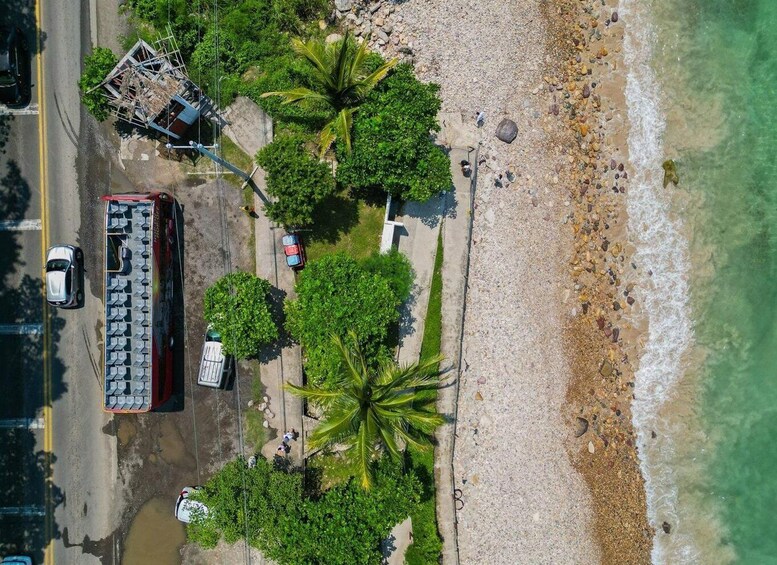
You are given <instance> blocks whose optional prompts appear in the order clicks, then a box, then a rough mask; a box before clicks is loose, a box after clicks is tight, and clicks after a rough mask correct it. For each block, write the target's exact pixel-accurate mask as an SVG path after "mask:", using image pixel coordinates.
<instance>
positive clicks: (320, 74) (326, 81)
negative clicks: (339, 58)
mask: <svg viewBox="0 0 777 565" xmlns="http://www.w3.org/2000/svg"><path fill="white" fill-rule="evenodd" d="M291 46H292V48H293V49H294V51H296V52H297V53H298V54H300V55H302V56H303V57H305V59H307V60H308V62H309V63H310V64H311V65H312V66H313V69H314V70H315V73H314V74H315V77H316V79H318V81H319V82H321V84H322V85H324V86H326V87H327V88H329V89H332V88H333V87H334V83H333V81H332V73H331V72H330V70H329V66H330V60H329V59H330V57H329V56H328V55H329V53H328V52H327V46H326V44H324V43H323V42H322V41H317V40H315V39H311V40H309V41H307V42H305V41H302V40H301V39H298V38H296V37H295V38H294V39H292V40H291Z"/></svg>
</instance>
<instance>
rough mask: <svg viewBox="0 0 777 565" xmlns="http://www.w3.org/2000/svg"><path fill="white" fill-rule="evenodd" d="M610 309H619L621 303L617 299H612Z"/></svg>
mask: <svg viewBox="0 0 777 565" xmlns="http://www.w3.org/2000/svg"><path fill="white" fill-rule="evenodd" d="M612 309H613V310H615V311H616V312H617V311H618V310H620V309H621V304H620V302H618V301H617V300H615V301H613V303H612Z"/></svg>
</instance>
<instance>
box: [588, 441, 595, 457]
mask: <svg viewBox="0 0 777 565" xmlns="http://www.w3.org/2000/svg"><path fill="white" fill-rule="evenodd" d="M595 451H596V448H595V447H594V442H592V441H589V442H588V453H591V454H593V453H594V452H595Z"/></svg>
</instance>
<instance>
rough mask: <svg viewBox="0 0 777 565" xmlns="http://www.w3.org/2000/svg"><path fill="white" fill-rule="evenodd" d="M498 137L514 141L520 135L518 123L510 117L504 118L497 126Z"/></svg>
mask: <svg viewBox="0 0 777 565" xmlns="http://www.w3.org/2000/svg"><path fill="white" fill-rule="evenodd" d="M496 137H497V139H499V140H500V141H504V142H505V143H512V142H513V141H514V140H515V138H516V137H518V124H516V123H515V122H514V121H512V120H511V119H509V118H505V119H503V120H502V121H501V122H499V125H498V126H496Z"/></svg>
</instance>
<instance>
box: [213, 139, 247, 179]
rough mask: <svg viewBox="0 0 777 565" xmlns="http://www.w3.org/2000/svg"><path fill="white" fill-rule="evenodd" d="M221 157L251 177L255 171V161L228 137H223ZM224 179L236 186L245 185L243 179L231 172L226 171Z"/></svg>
mask: <svg viewBox="0 0 777 565" xmlns="http://www.w3.org/2000/svg"><path fill="white" fill-rule="evenodd" d="M220 149H221V157H223V158H224V159H225V160H226V161H228V162H230V163H232V164H233V165H235V166H236V167H237V168H238V169H240V170H241V171H243V172H244V173H245V174H247V175H250V174H251V171H253V170H254V161H253V159H251V157H250V156H249V155H246V154H245V153H244V152H243V150H242V149H240V147H238V146H237V144H235V143H234V142H233V141H232V140H231V139H229V138H228V137H227V136H226V135H222V136H221V147H220ZM224 178H225V179H227V180H228V181H229V182H230V183H231V184H233V185H235V186H238V187H240V186H242V185H243V178H242V177H240V176H238V175H236V174H234V173H232V172H231V171H225V174H224Z"/></svg>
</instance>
